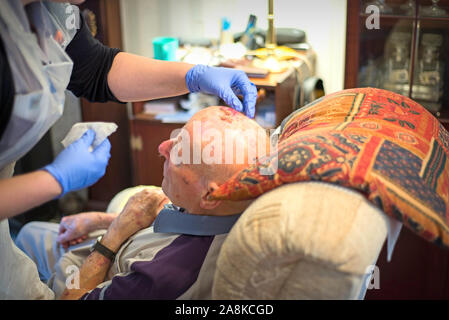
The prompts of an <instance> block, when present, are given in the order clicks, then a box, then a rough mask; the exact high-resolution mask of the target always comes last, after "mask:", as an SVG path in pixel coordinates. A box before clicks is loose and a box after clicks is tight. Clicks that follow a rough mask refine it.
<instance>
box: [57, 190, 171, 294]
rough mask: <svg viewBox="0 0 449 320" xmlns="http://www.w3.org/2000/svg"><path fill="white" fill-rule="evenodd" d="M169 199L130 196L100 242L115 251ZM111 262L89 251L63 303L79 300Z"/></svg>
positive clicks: (154, 193) (157, 193)
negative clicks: (77, 282)
mask: <svg viewBox="0 0 449 320" xmlns="http://www.w3.org/2000/svg"><path fill="white" fill-rule="evenodd" d="M168 202H169V200H168V198H167V197H166V196H165V194H164V193H163V192H162V191H161V190H154V189H145V190H143V191H141V192H139V193H137V194H135V195H134V196H132V197H131V198H130V199H129V201H128V203H127V204H126V206H125V208H124V209H123V211H122V212H121V213H120V215H119V216H118V217H117V218H116V219H114V221H113V222H112V224H111V225H110V226H109V229H108V231H107V232H106V234H105V235H104V236H103V238H102V240H101V243H102V244H103V245H104V246H106V247H107V248H109V249H110V250H112V251H113V252H117V251H118V250H119V248H120V246H121V245H122V244H123V243H124V242H125V241H126V240H127V239H128V238H129V237H131V236H132V235H133V234H135V233H136V232H137V231H139V230H142V229H144V228H147V227H148V226H150V225H151V224H152V223H153V221H154V219H156V216H157V214H158V213H159V211H160V210H162V208H163V206H164V204H166V203H168ZM111 263H112V261H110V260H109V259H107V258H106V257H104V256H103V255H101V254H100V253H98V252H92V253H91V254H90V255H89V257H88V258H87V259H86V261H85V262H84V263H83V265H82V266H81V269H80V289H68V288H66V289H65V290H64V292H63V294H62V296H61V299H63V300H74V299H79V298H81V297H82V296H83V295H84V294H86V293H87V292H89V291H90V290H93V289H94V288H96V287H97V286H98V285H99V284H100V283H102V282H103V281H104V278H105V276H106V273H107V272H108V270H109V267H110V266H111Z"/></svg>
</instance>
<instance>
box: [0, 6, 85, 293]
mask: <svg viewBox="0 0 449 320" xmlns="http://www.w3.org/2000/svg"><path fill="white" fill-rule="evenodd" d="M27 14H28V18H27ZM74 14H78V12H77V11H75V12H74V10H73V7H71V6H70V5H69V4H59V3H41V2H36V3H32V4H30V5H28V6H27V9H26V11H25V9H24V8H23V5H22V3H21V1H20V0H1V3H0V35H1V38H2V40H3V43H4V47H5V51H6V55H7V58H8V63H9V65H10V68H11V71H12V75H13V80H14V87H15V98H14V105H13V109H12V112H11V118H10V121H9V122H8V125H7V127H6V129H5V132H4V133H3V136H2V138H1V140H0V179H6V178H9V177H11V176H12V174H13V170H14V163H15V161H16V160H18V159H19V158H20V157H22V156H23V155H24V154H25V153H27V152H28V151H29V150H30V149H31V148H32V147H33V146H34V145H35V144H36V143H37V142H38V141H39V140H40V139H41V138H42V136H43V135H44V134H45V133H46V132H47V131H48V129H49V128H50V127H51V126H52V125H53V124H54V123H55V122H56V120H58V118H59V117H60V116H61V115H62V112H63V108H64V97H65V95H64V91H65V89H66V88H67V85H68V83H69V80H70V75H71V72H72V67H73V63H72V61H71V59H70V58H69V56H68V55H67V54H66V53H65V51H64V48H65V47H66V46H67V45H68V44H69V43H70V41H71V40H72V38H73V36H74V35H75V33H76V31H77V30H76V24H73V21H74ZM28 19H29V20H28ZM76 19H79V17H78V16H77V17H75V20H76ZM29 21H30V22H31V23H32V25H33V26H34V28H35V30H36V32H37V35H38V36H36V34H34V33H33V32H31V29H30V24H29ZM56 36H57V37H58V40H59V43H58V42H56V41H55V40H54V37H56ZM53 298H54V293H53V292H52V291H51V290H50V289H49V288H48V287H47V286H46V285H45V284H44V283H42V282H41V281H40V279H39V275H38V271H37V267H36V265H35V264H34V262H33V261H32V260H31V259H30V258H28V257H27V256H26V255H25V254H24V253H22V252H21V251H20V249H18V248H17V247H16V246H15V245H14V243H13V242H12V239H11V237H10V234H9V226H8V221H7V220H3V221H0V299H53Z"/></svg>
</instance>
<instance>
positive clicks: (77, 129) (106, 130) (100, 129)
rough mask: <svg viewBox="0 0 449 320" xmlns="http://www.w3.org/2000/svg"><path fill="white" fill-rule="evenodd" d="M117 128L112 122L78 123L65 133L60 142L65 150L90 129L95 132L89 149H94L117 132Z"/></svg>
mask: <svg viewBox="0 0 449 320" xmlns="http://www.w3.org/2000/svg"><path fill="white" fill-rule="evenodd" d="M117 128H118V126H117V125H116V124H115V123H113V122H79V123H75V124H74V125H73V126H72V128H71V129H70V131H69V133H67V135H66V137H65V138H64V140H62V141H61V143H62V145H63V146H64V148H67V146H68V145H69V144H71V143H72V142H74V141H76V140H78V139H79V138H81V137H82V136H83V134H84V133H85V132H86V131H87V130H89V129H92V130H94V131H95V139H94V142H92V145H91V148H92V149H95V148H96V147H97V146H99V145H100V144H101V143H102V142H103V140H104V139H106V138H107V137H108V136H110V135H111V134H112V133H113V132H115V130H117Z"/></svg>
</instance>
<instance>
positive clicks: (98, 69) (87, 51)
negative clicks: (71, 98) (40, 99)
mask: <svg viewBox="0 0 449 320" xmlns="http://www.w3.org/2000/svg"><path fill="white" fill-rule="evenodd" d="M80 16H81V23H80V25H81V28H80V29H79V30H78V32H77V33H76V35H75V37H74V38H73V40H72V41H71V42H70V43H69V45H68V46H67V48H66V52H67V54H68V55H69V56H70V58H71V59H72V60H73V71H72V75H71V77H70V83H69V85H68V87H67V89H68V90H70V91H72V92H73V94H74V95H76V96H77V97H84V98H86V99H87V100H89V101H91V102H106V101H115V102H121V101H119V100H118V99H117V98H116V97H115V96H114V95H113V94H112V92H111V90H110V89H109V86H108V80H107V78H108V73H109V70H110V69H111V66H112V62H113V61H114V57H115V56H116V55H117V54H118V53H119V52H120V49H117V48H109V47H107V46H105V45H103V44H102V43H101V42H100V41H98V40H97V39H95V38H94V37H93V36H92V34H91V33H90V30H89V28H88V26H87V24H86V22H85V20H84V18H83V16H82V14H80Z"/></svg>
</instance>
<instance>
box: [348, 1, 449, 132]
mask: <svg viewBox="0 0 449 320" xmlns="http://www.w3.org/2000/svg"><path fill="white" fill-rule="evenodd" d="M371 2H373V1H370V3H371ZM385 3H386V5H388V7H389V8H390V9H391V11H390V12H388V13H387V12H384V11H382V10H381V11H380V16H379V20H378V22H379V26H378V28H375V27H374V28H373V29H369V28H368V27H370V28H371V27H373V26H370V23H372V22H373V21H374V20H373V19H375V18H374V17H373V15H372V13H373V11H370V10H366V5H367V4H368V1H361V0H348V6H347V17H348V19H347V33H346V67H345V88H354V87H365V86H372V87H379V88H385V89H387V90H391V91H395V92H398V93H400V94H404V95H406V96H408V97H411V98H412V99H414V100H416V101H418V102H419V103H421V104H422V105H424V106H429V110H430V111H431V112H433V113H434V114H435V116H436V117H437V118H439V120H440V121H441V123H442V124H443V125H444V126H445V127H446V128H449V90H448V89H449V68H448V65H447V59H448V57H449V16H435V17H432V16H428V15H425V13H424V10H425V8H428V7H429V6H431V5H432V2H431V1H430V0H414V1H411V2H409V1H408V0H407V1H406V0H387V1H385ZM410 3H411V4H414V7H413V8H412V10H410V11H409V12H408V13H407V12H406V11H405V9H404V5H406V4H410ZM438 6H439V7H441V8H443V9H445V10H446V11H447V12H449V0H440V1H439V2H438ZM367 12H368V13H367ZM429 34H438V35H440V36H441V37H442V42H443V43H442V44H441V45H440V54H439V59H440V60H441V61H442V62H443V64H445V66H444V70H443V77H444V78H443V79H442V80H443V82H444V85H443V88H442V89H443V90H442V91H443V97H442V98H441V109H440V110H438V111H436V110H432V108H430V105H431V104H432V102H430V100H426V99H420V98H419V97H420V96H421V94H420V93H419V92H420V91H421V89H420V88H422V86H420V85H419V84H418V82H419V79H420V74H419V73H418V72H419V66H420V63H421V61H424V60H423V55H424V49H425V48H424V47H425V46H424V43H425V40H424V39H425V38H426V37H428V36H429ZM399 35H400V36H399ZM401 37H403V38H402V39H401ZM404 37H405V38H408V41H409V43H408V46H404V47H400V46H397V47H395V48H393V50H395V49H397V50H398V51H397V52H393V53H392V54H396V53H398V52H399V50H402V53H401V54H403V55H404V56H405V57H406V59H407V60H408V63H407V67H406V68H404V70H402V73H398V74H397V76H398V77H401V76H402V77H403V79H402V80H404V81H403V82H404V84H403V85H402V86H401V85H396V86H391V85H390V86H389V85H388V83H387V81H386V79H385V78H386V77H387V76H386V71H385V69H386V67H385V66H386V65H387V63H388V61H387V60H388V57H387V55H388V53H387V51H388V50H389V49H388V43H389V42H390V43H393V46H394V43H396V44H397V43H399V42H401V41H407V40H405V39H404ZM427 39H428V38H427ZM440 40H441V39H440ZM436 42H437V41H436ZM436 42H435V43H436ZM398 55H399V54H398ZM398 55H396V56H395V58H397V57H398ZM370 68H371V69H370ZM369 70H376V71H377V76H374V77H369V76H368V77H366V75H367V73H368V71H369ZM429 87H432V85H429ZM392 88H393V89H392Z"/></svg>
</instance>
